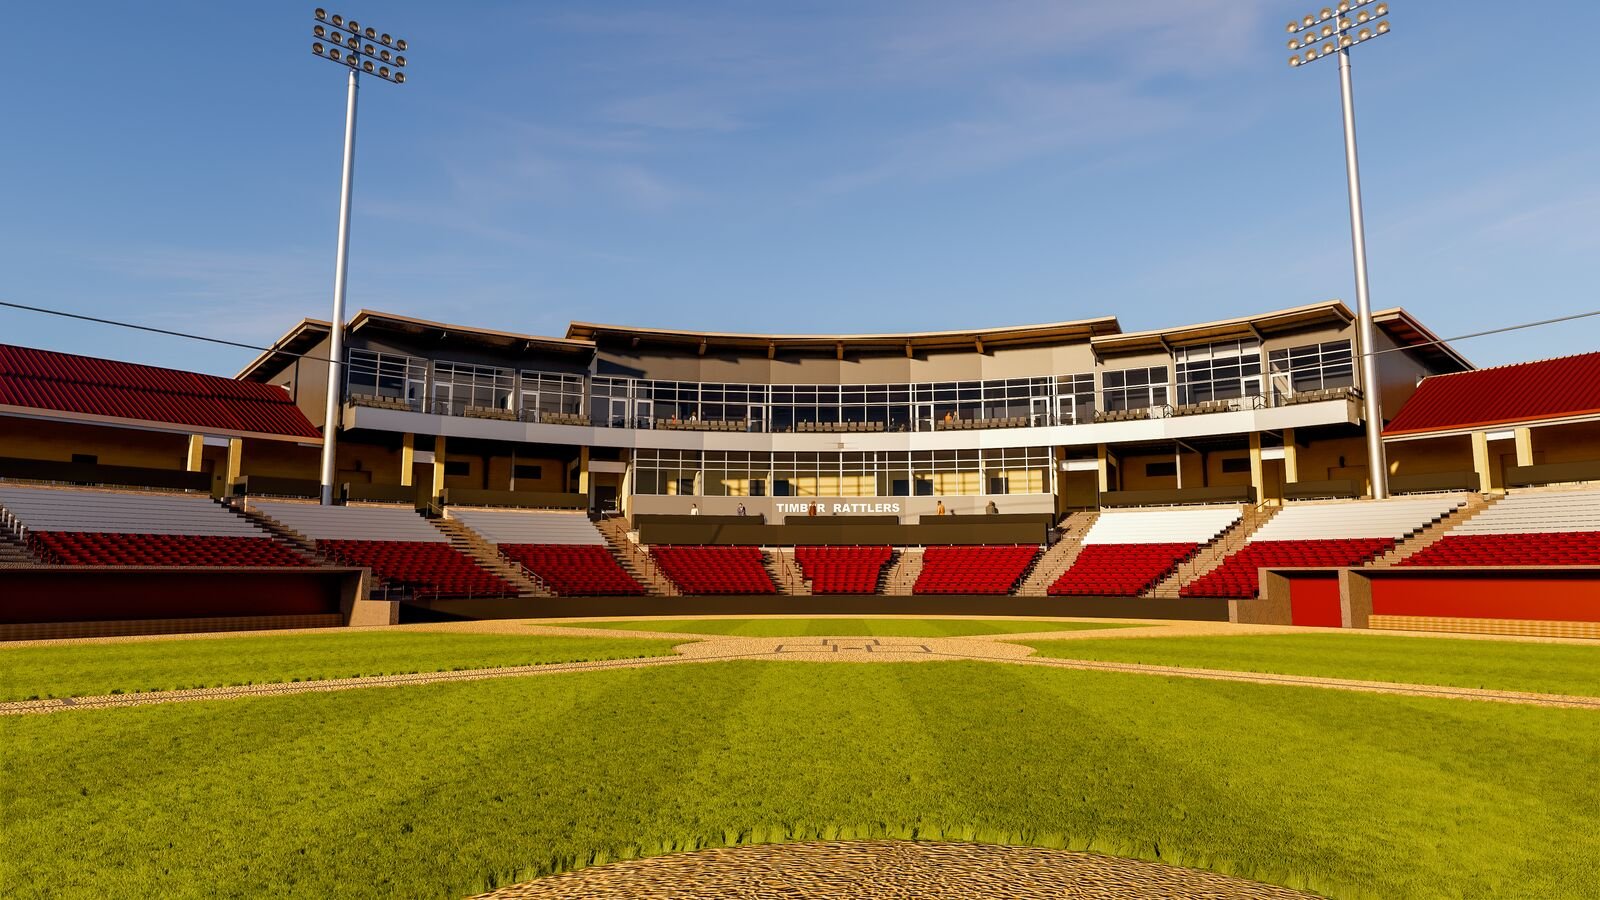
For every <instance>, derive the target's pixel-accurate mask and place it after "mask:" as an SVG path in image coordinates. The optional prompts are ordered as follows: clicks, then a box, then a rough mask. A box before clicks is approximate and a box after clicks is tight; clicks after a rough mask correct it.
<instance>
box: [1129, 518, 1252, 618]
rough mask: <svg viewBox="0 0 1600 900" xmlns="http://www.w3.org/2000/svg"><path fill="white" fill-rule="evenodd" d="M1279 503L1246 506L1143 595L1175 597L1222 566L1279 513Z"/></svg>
mask: <svg viewBox="0 0 1600 900" xmlns="http://www.w3.org/2000/svg"><path fill="white" fill-rule="evenodd" d="M1282 508H1283V507H1281V506H1269V505H1266V504H1259V505H1256V506H1251V507H1246V508H1245V510H1244V514H1243V515H1241V516H1240V517H1239V521H1237V522H1235V523H1233V525H1232V526H1230V527H1229V528H1228V529H1227V530H1226V531H1224V532H1222V534H1221V535H1219V536H1218V537H1217V539H1216V540H1214V541H1212V542H1211V543H1209V544H1206V545H1205V546H1204V547H1201V548H1200V549H1199V550H1197V551H1195V554H1194V555H1193V556H1191V557H1189V558H1188V559H1186V560H1184V561H1183V562H1181V563H1178V567H1177V568H1176V569H1173V570H1172V572H1170V573H1169V574H1168V575H1167V576H1166V577H1165V578H1163V579H1161V580H1160V581H1159V582H1157V583H1156V586H1155V587H1153V588H1151V589H1150V590H1149V591H1147V592H1146V593H1145V596H1146V597H1166V598H1173V597H1177V596H1178V592H1179V591H1181V590H1183V588H1184V586H1185V585H1188V584H1189V583H1190V582H1192V581H1194V580H1195V579H1197V578H1199V577H1200V576H1202V575H1204V574H1206V573H1207V572H1210V571H1211V570H1212V569H1215V568H1217V567H1218V566H1220V565H1222V561H1223V560H1225V559H1227V558H1228V557H1230V556H1232V555H1233V554H1234V553H1235V552H1236V551H1237V550H1238V549H1239V548H1240V547H1243V546H1244V545H1245V543H1246V542H1248V541H1249V540H1250V536H1251V535H1252V534H1255V533H1256V531H1258V530H1260V528H1261V526H1263V525H1265V524H1267V522H1268V521H1270V520H1271V519H1272V517H1273V516H1275V515H1277V514H1278V510H1280V509H1282Z"/></svg>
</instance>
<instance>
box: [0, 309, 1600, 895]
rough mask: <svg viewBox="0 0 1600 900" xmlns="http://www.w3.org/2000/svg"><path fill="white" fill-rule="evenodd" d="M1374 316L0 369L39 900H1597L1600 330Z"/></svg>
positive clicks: (514, 340) (346, 352)
mask: <svg viewBox="0 0 1600 900" xmlns="http://www.w3.org/2000/svg"><path fill="white" fill-rule="evenodd" d="M1374 322H1375V325H1376V326H1377V336H1378V338H1377V342H1376V343H1375V345H1374V349H1375V353H1374V356H1375V357H1376V363H1377V364H1376V366H1375V367H1374V369H1375V371H1376V372H1377V373H1378V377H1379V381H1378V382H1377V383H1375V384H1373V385H1370V386H1369V385H1367V384H1364V383H1363V382H1362V379H1361V368H1362V367H1361V366H1359V365H1357V364H1355V358H1356V355H1357V354H1356V352H1355V349H1354V348H1355V347H1356V346H1357V342H1356V339H1355V338H1356V332H1355V325H1354V316H1353V314H1352V313H1351V311H1350V310H1349V309H1348V308H1346V307H1345V306H1344V304H1342V303H1340V302H1338V301H1331V302H1327V303H1322V304H1317V305H1312V306H1304V307H1296V308H1290V309H1284V310H1278V311H1275V312H1269V313H1263V314H1260V315H1254V316H1248V317H1240V318H1234V319H1225V320H1219V321H1215V322H1206V323H1200V324H1194V325H1181V326H1177V327H1174V328H1171V329H1167V330H1161V331H1145V332H1124V331H1123V330H1122V329H1121V328H1120V327H1119V325H1118V322H1117V319H1116V318H1115V317H1112V316H1106V317H1102V318H1095V319H1088V320H1083V321H1073V322H1061V323H1054V324H1048V325H1036V326H1022V327H1008V328H994V329H979V330H972V331H965V332H959V333H958V332H948V331H945V332H931V333H906V334H868V335H861V334H838V335H806V336H796V335H758V334H726V333H706V332H694V331H682V330H671V329H659V328H635V327H627V326H617V325H598V324H591V323H583V322H574V323H573V324H572V325H571V326H570V327H569V328H568V330H567V333H566V334H565V335H562V336H559V337H541V336H535V335H523V334H516V333H513V332H508V331H502V330H497V329H487V328H480V327H475V326H468V325H459V324H447V323H439V322H431V321H424V320H420V319H416V318H411V317H407V316H403V315H399V314H392V313H380V312H373V311H366V310H363V311H361V312H359V313H358V314H357V315H356V316H354V317H353V318H352V319H351V321H350V322H349V324H348V326H347V330H346V342H345V347H344V348H343V351H342V353H341V354H340V357H339V362H340V363H341V365H340V366H338V367H337V368H336V369H335V375H334V379H333V382H334V383H336V384H338V385H339V390H338V393H337V395H336V396H334V397H333V400H334V402H333V404H332V407H333V408H334V409H335V410H336V411H337V419H336V420H335V421H334V423H333V427H332V428H331V429H329V428H325V427H323V424H322V422H321V417H322V411H323V410H324V409H327V408H328V407H329V405H330V404H328V402H327V401H328V399H329V396H328V389H327V386H328V384H329V383H330V380H329V369H330V363H331V362H332V360H333V359H334V357H332V356H331V355H330V353H331V347H332V340H331V338H332V335H331V334H330V329H329V326H328V323H327V322H323V321H312V320H305V321H301V322H299V323H296V324H294V325H293V326H292V327H290V328H289V329H288V330H287V331H286V332H285V333H284V335H283V336H282V337H281V338H280V339H279V340H277V341H276V342H274V343H273V344H272V345H271V346H270V347H268V348H266V349H265V350H263V351H262V352H261V353H260V354H259V355H258V356H256V357H255V358H254V359H250V360H248V361H247V362H245V364H244V365H243V367H242V368H241V369H240V371H239V373H238V375H237V377H235V378H231V379H230V378H224V377H219V376H213V375H204V374H199V373H194V372H184V371H177V370H171V369H160V368H154V367H149V366H143V365H133V364H129V363H124V362H119V361H114V360H107V359H97V358H89V357H83V356H74V355H69V354H63V353H59V352H51V351H43V350H36V349H29V348H25V347H17V346H4V347H0V415H3V416H4V418H3V420H0V421H3V423H4V428H3V429H0V478H3V481H0V521H3V525H4V529H3V531H0V536H3V541H4V542H3V543H0V548H3V550H0V552H3V558H4V560H5V562H4V568H3V569H0V584H4V585H5V589H4V591H3V592H0V595H3V598H4V599H3V601H0V638H4V639H5V640H6V641H7V642H8V643H7V644H6V646H5V649H0V664H3V665H4V668H3V669H0V671H3V672H4V673H5V678H4V684H5V688H4V694H5V696H4V697H3V698H0V701H3V708H4V711H5V712H7V713H9V714H10V715H7V716H6V717H4V719H3V727H5V729H6V731H7V732H8V741H7V743H8V745H9V746H10V747H11V748H12V749H13V751H15V752H13V753H12V754H11V756H10V761H9V763H8V771H9V775H10V778H8V781H9V782H10V784H11V787H10V788H8V793H9V796H8V804H7V805H8V808H9V809H10V810H11V815H9V816H8V819H9V825H8V828H7V830H8V832H9V836H10V839H9V840H8V845H9V846H12V847H22V848H25V850H24V852H23V853H21V854H19V855H17V856H14V857H13V858H12V860H11V863H10V865H11V867H12V868H11V876H10V877H11V878H14V879H16V880H15V881H14V882H13V884H14V886H15V887H16V888H17V889H18V891H17V895H19V896H21V895H40V896H44V895H53V896H68V895H77V894H84V895H90V894H92V895H97V896H104V895H108V894H109V895H157V894H159V895H167V896H183V895H195V896H200V895H211V894H213V892H218V893H238V894H249V895H276V894H283V895H297V894H300V893H314V894H318V895H344V894H354V895H366V894H368V893H370V894H372V895H385V896H388V895H404V896H466V895H468V894H474V893H479V892H490V893H489V894H488V895H489V896H495V897H523V896H528V897H543V896H573V897H577V896H641V895H660V896H679V895H680V894H675V893H673V891H674V890H678V889H683V885H685V884H689V885H691V886H693V889H694V890H695V891H699V893H694V892H691V893H689V894H683V895H688V896H718V895H725V896H734V895H741V894H739V893H738V892H739V891H741V890H746V889H750V890H755V888H752V887H751V885H752V884H753V883H758V882H759V881H760V873H761V872H763V871H768V870H771V869H773V868H776V869H778V870H781V871H783V872H786V873H790V874H789V875H788V876H785V877H786V878H788V877H792V878H794V879H798V882H797V883H801V884H808V883H811V882H810V881H808V879H815V880H816V881H815V884H814V886H815V887H817V889H818V890H825V886H826V885H827V884H828V883H830V879H839V878H846V877H847V874H841V873H848V872H851V871H857V872H867V873H873V872H877V873H881V872H886V871H896V872H900V871H901V870H904V871H903V872H901V874H902V875H903V876H904V878H905V879H909V883H913V884H923V882H922V881H918V879H926V883H925V887H926V890H927V891H929V893H928V894H927V895H929V896H1035V895H1036V896H1058V895H1061V894H1060V893H1059V891H1062V890H1069V889H1070V890H1078V889H1080V888H1082V887H1083V886H1084V885H1098V887H1096V888H1095V890H1101V891H1103V892H1104V893H1103V894H1085V896H1102V895H1103V896H1148V895H1152V894H1146V893H1141V891H1144V890H1149V891H1152V892H1155V893H1156V894H1159V895H1161V896H1280V895H1281V896H1299V895H1301V892H1310V893H1312V894H1320V895H1328V896H1401V895H1427V894H1431V893H1434V892H1437V893H1440V894H1447V895H1459V896H1478V895H1484V896H1487V895H1491V894H1494V895H1501V894H1516V895H1532V894H1523V893H1522V891H1523V889H1524V888H1529V889H1530V890H1533V892H1534V893H1537V894H1539V895H1542V896H1580V895H1582V894H1583V892H1584V890H1586V889H1587V888H1586V887H1585V885H1587V887H1589V888H1592V886H1593V884H1592V874H1593V870H1594V868H1593V867H1594V864H1595V863H1596V862H1597V861H1600V860H1597V858H1596V857H1595V856H1594V852H1593V850H1594V844H1593V842H1590V841H1587V840H1576V841H1575V840H1574V838H1576V837H1577V836H1579V835H1582V834H1585V833H1587V832H1586V831H1585V829H1586V828H1587V823H1592V821H1593V820H1594V817H1595V815H1596V814H1597V813H1600V810H1597V809H1596V808H1595V803H1596V797H1595V795H1594V793H1593V792H1592V791H1588V790H1586V789H1585V790H1579V789H1577V787H1578V786H1579V785H1584V784H1588V783H1589V782H1590V780H1591V774H1592V770H1593V766H1594V764H1595V762H1596V757H1595V753H1596V749H1595V748H1596V747H1600V732H1597V731H1596V729H1597V724H1596V723H1597V721H1600V720H1596V719H1595V712H1596V708H1597V707H1600V679H1597V678H1596V673H1597V672H1600V668H1597V665H1596V664H1597V663H1600V649H1597V648H1596V647H1595V646H1594V645H1593V639H1594V638H1596V637H1600V541H1597V535H1600V524H1597V523H1600V487H1597V482H1600V453H1597V452H1596V448H1597V447H1600V354H1589V355H1586V356H1577V357H1569V358H1562V359H1552V360H1543V361H1535V362H1528V363H1522V364H1517V365H1510V366H1503V367H1496V368H1487V369H1478V368H1475V367H1474V366H1473V365H1472V363H1471V362H1470V361H1469V360H1468V359H1466V358H1465V357H1464V356H1463V355H1461V354H1460V353H1458V352H1456V351H1455V350H1454V349H1453V348H1452V347H1451V345H1450V344H1449V343H1448V342H1446V341H1442V340H1440V339H1439V338H1438V337H1437V336H1436V335H1435V334H1434V333H1433V332H1431V331H1430V330H1429V329H1428V328H1427V327H1426V326H1425V325H1424V324H1422V323H1420V322H1418V321H1417V320H1416V319H1415V318H1413V317H1412V316H1411V315H1409V314H1408V313H1406V312H1405V311H1404V310H1399V309H1394V310H1387V311H1380V312H1378V313H1376V314H1375V315H1374ZM1367 390H1372V391H1376V392H1378V393H1379V394H1380V395H1381V398H1382V403H1383V408H1385V409H1392V410H1394V412H1393V414H1392V415H1391V416H1389V417H1387V421H1386V423H1385V424H1384V426H1383V430H1382V438H1383V444H1384V458H1385V464H1384V465H1385V468H1386V469H1387V486H1388V488H1389V491H1390V492H1392V493H1391V495H1390V496H1389V497H1387V498H1386V499H1382V500H1375V499H1371V494H1372V485H1371V472H1372V470H1371V467H1370V466H1369V463H1368V457H1367V456H1366V444H1365V443H1364V441H1363V436H1362V433H1363V427H1362V426H1363V417H1362V413H1363V405H1362V403H1361V402H1360V400H1361V398H1362V396H1363V392H1364V391H1367ZM330 441H331V442H333V444H334V447H333V452H332V454H331V455H332V458H333V459H334V460H335V461H336V467H335V472H336V476H337V477H336V482H335V484H336V489H335V492H334V493H335V497H334V498H333V500H334V502H332V503H326V504H325V503H323V502H321V497H320V489H321V486H322V482H321V479H320V478H319V461H320V459H321V458H322V454H323V451H324V450H325V449H326V442H330ZM1407 632H1409V633H1410V634H1409V635H1408V634H1407ZM1452 635H1454V637H1452ZM196 638H204V639H203V640H197V639H196ZM693 663H701V664H699V665H696V664H693ZM535 675H543V676H545V677H533V676H535ZM380 686H385V687H389V688H390V689H388V690H381V689H378V687H380ZM25 714H32V715H25ZM30 772H31V774H30ZM1446 823H1448V824H1446ZM907 847H910V848H913V849H911V850H907V849H905V848H907ZM1513 848H1514V852H1513ZM708 854H709V856H708ZM744 854H756V855H755V856H754V857H753V858H749V857H747V856H746V855H744ZM1030 854H1035V855H1038V858H1035V856H1030ZM1052 854H1054V855H1052ZM1469 861H1470V863H1471V864H1470V865H1468V864H1467V863H1468V862H1469ZM562 872H571V873H572V874H567V875H559V874H558V875H555V877H549V876H551V875H552V874H553V873H562ZM585 873H589V874H588V875H587V876H586V874H585ZM586 878H587V880H585V879H586ZM563 879H568V880H563ZM1006 879H1011V880H1010V881H1007V880H1006ZM785 883H788V882H785ZM1530 886H1531V887H1530ZM940 890H944V891H947V892H949V893H945V894H940V893H938V891H940ZM652 891H656V892H660V893H659V894H652V893H650V892H652ZM1052 891H1055V892H1056V893H1052ZM1162 891H1166V893H1161V892H1162ZM1207 891H1211V892H1213V893H1206V892H1207ZM746 895H748V896H766V894H761V893H759V891H757V892H756V893H750V894H746ZM827 895H828V894H826V893H820V894H818V896H827ZM850 896H866V894H850ZM884 896H888V894H885V895H884Z"/></svg>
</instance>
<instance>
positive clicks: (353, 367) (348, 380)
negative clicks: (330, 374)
mask: <svg viewBox="0 0 1600 900" xmlns="http://www.w3.org/2000/svg"><path fill="white" fill-rule="evenodd" d="M347 360H348V362H347V365H346V367H345V395H346V396H348V397H356V396H357V395H361V396H366V397H383V398H385V399H389V400H404V401H405V402H407V403H408V404H410V405H411V406H412V408H413V409H420V408H421V405H422V399H423V393H424V391H425V390H426V385H427V382H428V361H427V360H425V359H422V358H419V357H416V356H404V355H401V354H398V353H378V352H376V351H373V350H351V351H350V353H349V355H348V357H347Z"/></svg>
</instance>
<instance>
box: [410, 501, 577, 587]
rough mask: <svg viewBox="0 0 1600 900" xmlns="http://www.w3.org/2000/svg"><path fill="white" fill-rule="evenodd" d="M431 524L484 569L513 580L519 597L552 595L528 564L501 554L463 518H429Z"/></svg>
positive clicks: (451, 543) (452, 544)
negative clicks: (462, 519) (463, 520)
mask: <svg viewBox="0 0 1600 900" xmlns="http://www.w3.org/2000/svg"><path fill="white" fill-rule="evenodd" d="M428 522H429V524H431V525H433V527H434V528H437V529H439V530H440V531H442V532H444V535H445V537H447V538H449V539H450V546H452V547H454V548H455V549H456V550H459V551H460V552H462V553H465V554H466V555H467V556H469V557H471V558H472V561H473V562H475V563H477V564H478V565H480V566H482V567H483V568H485V569H488V570H489V571H491V572H493V573H494V574H496V575H499V576H500V577H501V578H504V579H505V580H507V581H509V582H511V583H512V584H513V585H515V586H516V588H517V596H519V597H553V596H555V591H552V590H551V589H550V586H549V585H547V584H545V583H544V579H542V578H540V577H539V576H538V575H536V574H535V573H534V572H533V571H532V570H530V569H528V567H526V566H524V565H522V564H521V563H518V562H515V561H513V560H509V559H506V558H505V557H504V556H501V555H500V551H499V550H497V549H495V546H494V545H493V544H491V543H489V542H488V541H486V540H484V539H483V536H482V535H480V534H478V533H477V532H476V531H473V530H472V529H470V528H468V527H467V525H466V523H465V522H462V521H461V520H460V519H429V520H428Z"/></svg>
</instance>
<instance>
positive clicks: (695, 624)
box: [550, 618, 1135, 637]
mask: <svg viewBox="0 0 1600 900" xmlns="http://www.w3.org/2000/svg"><path fill="white" fill-rule="evenodd" d="M550 624H552V625H557V626H558V627H563V628H612V629H617V630H620V631H666V632H673V633H678V634H727V635H736V636H739V637H826V636H829V635H838V636H845V635H848V636H851V637H965V636H969V635H976V634H1024V633H1032V632H1037V631H1089V630H1093V629H1097V628H1132V627H1135V626H1132V625H1118V624H1115V623H1111V622H1079V621H1066V620H1059V619H844V618H840V619H634V620H630V621H627V622H552V623H550Z"/></svg>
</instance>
